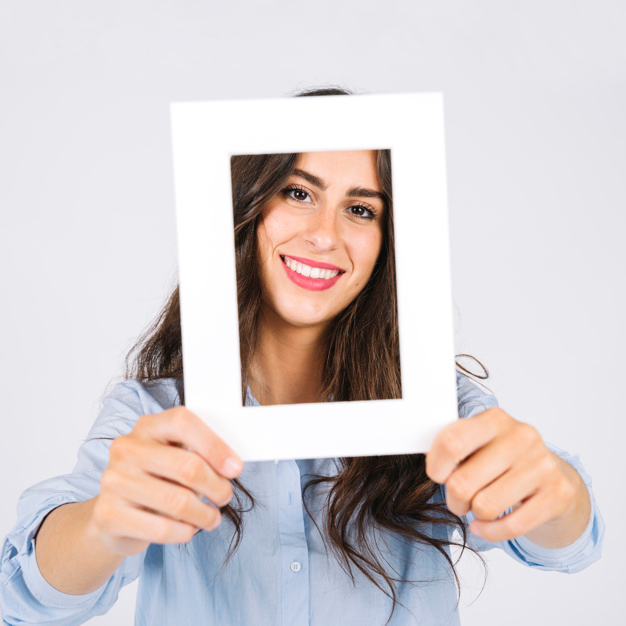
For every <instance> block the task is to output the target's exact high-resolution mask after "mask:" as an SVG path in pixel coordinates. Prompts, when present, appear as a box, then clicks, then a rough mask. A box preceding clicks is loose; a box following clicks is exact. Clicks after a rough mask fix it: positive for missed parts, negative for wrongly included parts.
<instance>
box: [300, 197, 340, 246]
mask: <svg viewBox="0 0 626 626" xmlns="http://www.w3.org/2000/svg"><path fill="white" fill-rule="evenodd" d="M304 238H305V240H306V242H307V245H308V246H309V248H310V249H311V250H312V251H314V252H330V251H331V250H334V249H335V248H336V247H337V245H338V241H339V232H338V217H337V213H336V211H335V210H334V209H333V208H331V207H327V208H324V209H322V210H320V211H315V213H312V214H311V215H310V216H309V219H308V221H307V224H306V228H305V231H304Z"/></svg>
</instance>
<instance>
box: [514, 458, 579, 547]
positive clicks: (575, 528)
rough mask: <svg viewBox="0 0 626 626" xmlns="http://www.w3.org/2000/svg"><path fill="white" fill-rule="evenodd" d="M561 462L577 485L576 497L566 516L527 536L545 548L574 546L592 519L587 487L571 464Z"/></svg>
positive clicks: (560, 460)
mask: <svg viewBox="0 0 626 626" xmlns="http://www.w3.org/2000/svg"><path fill="white" fill-rule="evenodd" d="M559 462H560V463H561V464H562V466H563V470H564V471H565V472H566V473H567V474H568V475H569V476H570V477H571V480H572V482H573V483H574V484H575V485H576V495H575V499H574V504H573V505H572V507H571V508H570V510H569V511H568V512H567V513H566V514H565V515H562V516H561V517H558V518H556V519H553V520H550V521H549V522H546V523H545V524H542V525H541V526H539V527H537V528H535V529H534V530H533V531H531V532H529V533H527V534H526V538H527V539H528V540H530V541H532V542H533V543H534V544H535V545H538V546H541V547H543V548H552V549H556V548H565V547H567V546H569V545H571V544H573V543H574V542H575V541H576V540H577V539H578V538H579V537H580V536H581V535H582V534H583V532H584V531H585V529H586V528H587V525H588V524H589V519H590V517H591V499H590V497H589V490H588V488H587V485H585V483H584V482H583V480H582V478H581V477H580V474H579V473H578V472H577V471H576V470H575V469H574V468H573V467H572V466H571V465H570V464H569V463H567V462H566V461H564V460H563V459H561V458H559Z"/></svg>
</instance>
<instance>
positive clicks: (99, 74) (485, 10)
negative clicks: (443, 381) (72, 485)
mask: <svg viewBox="0 0 626 626" xmlns="http://www.w3.org/2000/svg"><path fill="white" fill-rule="evenodd" d="M625 27H626V5H624V3H622V2H620V1H619V0H614V1H609V0H595V1H594V2H591V0H587V1H581V0H552V1H551V2H548V3H546V2H538V1H537V0H526V1H524V2H522V1H512V2H506V3H503V2H498V1H496V0H474V1H472V2H470V1H468V0H449V1H448V2H445V3H441V2H440V3H435V2H426V1H424V0H412V1H409V0H405V1H403V2H400V1H397V0H387V2H386V3H384V4H383V3H380V2H372V1H370V0H359V1H357V0H334V1H332V2H331V1H330V0H318V1H317V2H315V3H309V2H307V3H305V2H301V1H300V0H290V1H289V2H287V1H286V0H273V1H268V2H253V1H252V0H246V1H237V0H233V1H231V2H228V3H224V2H220V3H218V2H214V1H209V0H176V1H175V2H174V1H173V0H151V1H150V2H148V1H143V0H125V1H123V2H122V1H120V0H108V1H107V2H104V1H102V0H100V1H94V0H1V1H0V90H1V96H0V172H1V174H0V211H1V220H0V267H1V271H0V284H1V285H2V291H1V294H2V296H1V297H2V300H1V302H2V305H1V307H0V328H1V329H2V343H3V345H2V349H1V350H0V381H1V382H0V385H1V389H0V393H1V397H2V398H4V401H3V402H4V405H3V406H4V409H3V416H2V419H1V421H0V424H1V426H0V429H1V432H0V475H1V477H2V479H1V485H2V486H1V497H2V502H3V506H2V509H1V510H0V535H2V536H4V535H5V534H6V533H7V532H8V531H9V529H10V528H11V527H12V526H13V524H14V523H15V520H16V514H15V506H16V503H17V500H18V497H19V495H20V493H21V492H22V491H23V490H24V489H26V488H27V487H28V486H30V485H32V484H34V483H36V482H38V481H40V480H43V479H44V478H47V477H49V476H53V475H56V474H63V473H67V472H69V471H71V469H72V467H73V464H74V460H75V456H76V450H77V448H78V446H79V445H80V443H81V441H82V439H83V438H84V437H85V436H86V434H87V431H88V429H89V427H90V425H91V423H92V421H93V420H94V418H95V417H96V415H97V412H98V409H99V404H100V400H101V398H102V396H103V394H104V393H105V391H106V389H107V388H108V387H109V386H110V385H111V384H112V383H114V382H116V381H117V380H119V379H120V376H121V373H122V365H123V358H124V355H125V353H126V351H127V350H128V348H129V347H130V346H131V344H132V343H133V341H134V339H135V338H136V337H137V336H138V334H139V333H140V332H141V331H142V330H143V329H144V328H145V327H146V325H147V324H148V323H149V321H150V320H151V319H152V318H153V316H154V315H155V314H156V312H157V311H158V310H159V308H160V306H161V305H162V303H163V300H164V298H165V296H166V294H167V293H168V292H169V290H170V288H171V287H172V285H173V284H174V282H175V280H176V241H175V213H174V195H173V182H172V160H171V144H170V128H169V103H170V102H173V101H187V100H211V99H236V98H270V97H282V96H285V95H287V94H289V93H292V92H294V91H295V90H298V89H305V88H311V87H318V86H325V85H338V86H342V87H345V88H349V89H352V90H355V91H357V92H360V93H365V92H367V93H403V92H421V91H441V92H443V94H444V99H445V112H446V135H447V136H446V144H447V159H448V189H449V213H450V228H451V248H452V289H453V298H454V306H455V323H456V329H455V337H456V345H457V351H458V352H463V353H470V354H473V355H475V356H476V357H478V358H479V359H481V361H482V362H483V363H485V365H486V366H487V367H488V369H489V371H490V373H491V376H490V379H489V381H488V382H487V384H488V386H489V387H490V389H491V390H492V391H493V392H494V393H495V394H496V395H497V397H498V399H499V401H500V404H501V406H502V407H503V408H504V409H505V410H506V411H507V412H509V413H510V414H511V415H513V416H514V417H515V418H517V419H519V420H522V421H527V422H530V423H532V424H533V425H535V426H536V427H537V428H538V429H539V431H540V432H541V433H542V434H543V436H544V438H545V439H546V440H548V441H550V442H552V443H554V444H556V445H558V446H560V447H562V448H565V449H567V450H569V451H570V452H577V453H578V454H580V457H581V459H582V461H583V463H584V465H585V467H586V469H587V470H588V471H589V472H590V474H591V475H592V477H593V479H594V487H595V494H596V498H597V501H598V502H599V504H600V507H601V510H602V513H603V516H604V519H605V521H606V523H607V526H608V532H607V536H606V540H605V544H604V556H603V558H602V560H601V561H599V562H598V563H596V564H594V565H593V566H591V567H590V568H589V569H588V570H585V571H583V572H581V573H579V574H576V575H573V576H566V575H562V574H556V573H544V572H538V571H533V570H530V569H528V568H524V567H523V566H521V565H519V564H517V563H515V562H513V561H512V560H511V559H509V558H507V557H506V556H505V555H503V554H501V553H498V552H497V551H492V552H490V553H488V554H487V555H486V556H487V561H488V575H487V579H486V583H485V586H484V589H483V591H482V593H481V589H482V587H483V582H484V576H483V570H482V569H481V567H480V566H478V565H477V564H476V562H475V560H473V559H472V558H471V557H469V558H466V557H463V562H462V564H461V576H462V579H463V582H464V585H465V586H464V591H463V594H462V596H461V601H460V606H461V618H462V622H463V624H464V625H465V626H477V625H479V624H480V625H483V626H484V625H487V626H491V625H495V624H503V623H504V624H507V626H517V625H519V626H521V625H526V624H529V623H532V624H536V625H538V626H543V625H544V624H545V625H548V624H551V625H552V624H573V625H586V624H592V623H593V624H618V623H622V620H623V616H622V614H621V612H622V608H621V601H620V600H621V595H622V593H621V587H622V581H623V576H622V566H623V563H624V560H625V558H626V548H625V546H624V542H623V541H621V537H620V535H619V533H618V532H617V530H618V528H619V524H620V522H621V521H622V520H623V519H624V517H625V514H626V508H625V506H624V500H623V498H622V497H619V493H620V491H619V489H620V485H621V484H622V482H621V481H622V476H623V468H622V466H621V462H620V461H619V459H620V458H621V455H622V454H623V451H622V442H623V440H624V437H625V435H626V428H625V426H624V424H625V421H626V420H625V417H626V415H625V411H624V401H623V398H622V396H621V394H622V393H623V389H624V388H625V385H624V378H625V375H626V366H625V364H624V353H625V352H626V339H625V333H624V330H623V327H622V323H623V320H624V319H625V318H626V296H625V288H624V282H625V281H624V277H625V274H626V252H625V249H624V245H623V241H622V240H623V238H624V234H625V233H626V217H625V213H626V211H625V209H626V202H625V200H626V117H625V115H624V111H626V43H625V40H624V32H626V29H625ZM293 130H294V132H296V133H297V132H298V129H297V128H294V129H293ZM615 494H617V495H615ZM135 590H136V587H135V585H131V586H130V587H128V588H126V589H125V590H124V591H123V592H122V594H121V596H120V600H119V601H118V603H117V604H116V606H115V607H114V608H113V609H112V610H111V611H110V612H109V614H108V615H106V616H103V617H100V618H97V619H94V620H92V622H91V623H94V624H100V625H102V626H104V625H113V624H115V625H118V624H131V623H132V622H133V610H134V595H135Z"/></svg>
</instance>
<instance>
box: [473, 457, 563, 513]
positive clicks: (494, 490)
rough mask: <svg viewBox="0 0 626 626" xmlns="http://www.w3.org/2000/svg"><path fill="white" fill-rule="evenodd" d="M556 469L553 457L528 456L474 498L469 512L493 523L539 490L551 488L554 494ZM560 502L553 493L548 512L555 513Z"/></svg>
mask: <svg viewBox="0 0 626 626" xmlns="http://www.w3.org/2000/svg"><path fill="white" fill-rule="evenodd" d="M556 468H558V460H557V458H556V457H555V455H553V454H552V453H547V454H542V453H541V451H539V452H537V453H534V454H532V453H528V454H527V456H524V458H523V459H522V460H520V461H519V462H518V463H517V464H516V465H514V467H512V468H511V469H510V470H509V471H508V472H506V473H505V474H503V475H502V476H501V477H500V478H498V479H497V480H495V481H494V482H492V483H491V484H490V485H488V486H487V487H485V488H484V489H481V490H480V491H479V492H478V493H477V494H476V495H475V496H474V498H473V499H472V502H471V505H470V506H471V510H472V512H473V513H474V514H475V515H476V517H477V518H479V519H495V518H496V517H498V516H499V515H501V514H502V513H503V512H504V511H506V510H507V509H509V508H510V507H512V506H515V505H516V504H517V503H519V502H522V501H524V500H525V499H527V498H528V497H529V496H531V495H533V494H534V493H536V492H537V491H539V490H540V489H544V488H550V489H552V490H553V491H554V487H555V480H554V476H555V471H556ZM561 502H562V500H561V499H560V498H559V496H558V493H556V492H555V493H554V497H553V500H552V502H551V506H550V508H551V510H553V511H556V507H558V506H561Z"/></svg>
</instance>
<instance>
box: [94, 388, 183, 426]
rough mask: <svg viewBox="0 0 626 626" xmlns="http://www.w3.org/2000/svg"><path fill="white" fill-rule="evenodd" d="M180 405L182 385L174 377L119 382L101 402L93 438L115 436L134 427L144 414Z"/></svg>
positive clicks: (159, 411)
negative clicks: (147, 380)
mask: <svg viewBox="0 0 626 626" xmlns="http://www.w3.org/2000/svg"><path fill="white" fill-rule="evenodd" d="M179 404H180V394H179V384H178V381H176V380H175V379H173V378H162V379H159V380H154V381H149V382H141V381H140V380H138V379H136V378H131V379H128V380H124V381H122V382H120V383H117V384H116V385H115V386H113V387H112V388H111V390H110V391H109V392H108V393H107V394H106V395H105V397H104V398H103V400H102V408H101V410H100V413H99V414H98V417H97V419H96V421H95V422H94V424H93V427H92V429H91V433H90V437H102V436H106V437H111V436H113V437H115V436H119V435H120V434H125V433H126V432H128V431H129V430H131V429H132V428H133V426H134V425H135V422H136V421H137V420H138V419H139V418H140V417H141V416H142V415H149V414H153V413H161V412H162V411H164V410H166V409H170V408H172V407H174V406H178V405H179Z"/></svg>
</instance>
